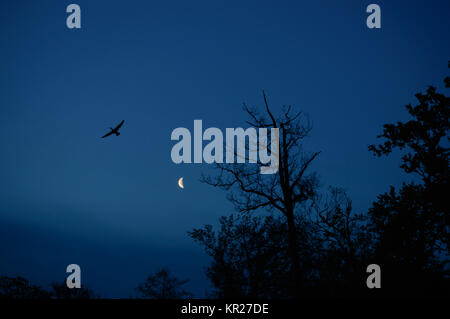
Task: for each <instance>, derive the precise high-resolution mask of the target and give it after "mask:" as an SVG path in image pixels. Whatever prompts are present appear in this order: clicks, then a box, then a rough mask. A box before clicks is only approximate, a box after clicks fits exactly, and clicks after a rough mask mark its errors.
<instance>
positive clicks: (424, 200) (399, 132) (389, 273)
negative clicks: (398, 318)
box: [369, 77, 450, 296]
mask: <svg viewBox="0 0 450 319" xmlns="http://www.w3.org/2000/svg"><path fill="white" fill-rule="evenodd" d="M444 82H445V84H446V85H445V86H446V88H449V87H450V79H449V78H448V77H447V78H446V79H445V80H444ZM416 98H417V100H418V102H419V103H418V105H416V106H411V105H407V106H406V109H407V110H408V113H409V114H410V115H411V116H412V119H411V120H409V121H407V122H406V123H402V122H398V123H397V124H386V125H384V129H383V133H382V134H381V135H380V136H379V137H381V138H383V139H385V141H384V143H382V144H380V145H378V146H375V145H371V146H369V150H370V151H372V152H373V153H374V154H375V155H377V156H383V155H388V154H390V153H391V152H392V151H393V150H395V149H399V150H403V151H405V153H406V154H404V155H403V157H402V163H401V168H402V169H403V170H404V171H405V172H406V173H408V174H414V175H416V176H418V177H419V180H420V181H419V182H416V183H414V182H411V183H404V184H403V185H402V187H401V188H400V190H399V191H397V190H396V189H395V188H394V187H391V188H390V191H389V192H387V193H385V194H382V195H380V196H378V200H377V201H376V202H375V203H374V204H373V206H372V208H371V209H370V210H369V216H370V219H371V229H370V230H371V231H372V232H373V234H374V235H375V242H374V245H375V255H374V260H377V261H378V262H379V263H381V264H383V265H384V266H385V267H382V268H383V271H384V273H385V274H386V275H385V276H384V278H385V280H384V282H385V283H386V287H387V289H388V290H390V292H391V293H392V294H398V293H399V292H400V293H402V294H403V295H405V296H407V295H411V294H414V295H432V294H443V293H446V294H449V292H450V289H449V287H450V285H449V278H450V276H449V275H450V273H449V269H448V266H449V257H450V252H449V247H450V245H449V244H450V223H449V221H450V217H449V209H448V202H447V198H445V196H444V194H448V190H449V185H448V182H449V177H450V166H449V147H448V146H449V144H448V143H449V141H450V137H449V128H450V122H449V115H450V98H449V97H448V96H445V95H443V94H440V93H438V92H437V91H436V88H435V87H433V86H430V87H429V88H428V89H427V90H426V93H425V94H422V93H418V94H416ZM446 267H447V268H446ZM385 270H386V271H385Z"/></svg>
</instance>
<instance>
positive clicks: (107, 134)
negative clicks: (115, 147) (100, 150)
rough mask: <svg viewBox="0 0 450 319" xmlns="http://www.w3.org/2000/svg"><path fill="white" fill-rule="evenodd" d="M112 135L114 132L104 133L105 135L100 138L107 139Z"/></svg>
mask: <svg viewBox="0 0 450 319" xmlns="http://www.w3.org/2000/svg"><path fill="white" fill-rule="evenodd" d="M112 133H114V131H111V132H109V133H106V134H105V135H103V136H102V138H105V137H108V136H110V135H111V134H112Z"/></svg>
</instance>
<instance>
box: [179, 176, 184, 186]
mask: <svg viewBox="0 0 450 319" xmlns="http://www.w3.org/2000/svg"><path fill="white" fill-rule="evenodd" d="M178 186H180V188H184V185H183V177H181V178H180V179H179V180H178Z"/></svg>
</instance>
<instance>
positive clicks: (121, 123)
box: [114, 120, 125, 131]
mask: <svg viewBox="0 0 450 319" xmlns="http://www.w3.org/2000/svg"><path fill="white" fill-rule="evenodd" d="M123 122H125V120H122V122H120V124H119V125H117V127H116V128H115V129H114V131H117V130H118V129H119V128H120V127H121V126H122V125H123Z"/></svg>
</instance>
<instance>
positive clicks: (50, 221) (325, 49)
mask: <svg viewBox="0 0 450 319" xmlns="http://www.w3.org/2000/svg"><path fill="white" fill-rule="evenodd" d="M72 2H75V3H77V4H79V5H80V7H81V10H82V28H81V29H80V30H75V29H73V30H70V29H68V28H67V27H66V24H65V22H66V17H67V13H66V12H65V9H66V6H67V5H68V4H70V3H72ZM72 2H71V1H61V0H54V1H47V0H45V1H44V0H42V1H23V0H20V1H2V2H1V5H0V23H1V24H0V70H1V72H0V147H1V156H0V242H1V243H2V248H1V253H0V274H1V275H8V276H18V275H20V276H23V277H25V278H27V279H29V280H30V281H32V282H33V283H37V284H41V285H47V284H49V283H50V282H52V281H60V282H62V281H63V280H64V278H65V276H66V273H65V270H66V266H67V265H68V264H70V263H76V264H79V265H80V266H81V269H82V283H83V285H86V286H88V287H90V288H92V289H93V290H95V291H96V292H98V293H99V294H100V295H102V296H104V297H128V296H133V295H134V292H133V289H134V287H136V286H137V284H138V283H140V282H141V281H143V280H144V279H145V278H146V276H147V275H148V274H149V273H150V272H152V271H154V270H155V269H156V268H158V267H162V266H168V267H169V268H170V269H171V270H172V272H173V273H174V274H175V275H177V276H179V277H181V278H190V279H191V281H190V283H189V284H188V285H187V287H186V288H187V289H189V290H191V291H192V292H194V293H195V296H196V297H202V296H204V293H205V290H206V289H208V282H207V280H206V277H205V275H204V269H205V268H206V266H207V265H208V258H207V256H206V255H205V254H204V253H203V251H202V249H201V247H199V246H198V245H197V244H195V243H194V242H193V241H192V240H191V239H190V238H189V237H188V236H187V234H186V232H187V231H190V230H192V229H193V228H194V227H200V226H202V225H203V224H216V223H217V219H218V217H219V216H221V215H227V214H230V213H232V212H233V207H232V205H231V204H230V203H229V202H228V201H227V199H226V194H225V193H224V192H223V191H221V190H219V189H215V188H212V187H210V186H207V185H205V184H202V183H200V182H199V178H200V175H201V173H206V174H208V173H212V172H213V171H211V167H210V166H208V165H207V164H190V165H188V164H180V165H176V164H174V163H172V161H171V158H170V150H171V148H172V146H173V145H174V142H172V141H171V140H170V134H171V132H172V130H173V129H175V128H177V127H187V128H189V129H190V130H193V123H194V119H202V120H203V126H204V128H206V127H212V126H214V127H219V128H222V129H223V130H224V129H225V128H226V127H239V126H241V127H246V126H247V125H246V124H245V120H247V118H246V116H245V114H244V113H243V112H242V103H243V102H246V103H248V104H249V105H255V106H262V105H263V100H262V95H261V90H263V89H264V90H265V91H266V93H267V95H268V98H269V102H270V103H271V105H272V107H273V108H274V109H275V110H279V109H280V107H281V106H282V105H283V104H291V105H292V106H293V107H295V109H297V110H302V111H303V112H305V113H307V114H309V117H310V119H311V121H312V123H313V126H314V129H313V131H312V135H311V138H309V139H308V141H307V145H306V146H305V147H306V148H307V149H308V150H310V151H319V150H320V151H322V153H321V155H320V158H319V159H318V160H317V161H316V162H315V164H314V166H313V169H314V170H316V171H317V173H318V174H319V175H320V177H321V184H322V186H323V188H326V186H327V185H336V186H341V187H343V188H345V189H346V190H347V191H348V193H349V195H350V196H351V198H352V200H353V203H354V207H355V209H356V210H357V211H360V212H364V211H366V210H367V208H368V207H369V206H370V204H371V202H372V201H373V200H375V198H376V196H377V195H378V194H380V193H382V192H384V191H386V190H388V186H389V185H391V184H392V185H399V184H401V182H402V181H404V180H406V178H407V177H406V176H405V175H404V174H402V173H401V171H400V169H399V168H398V166H399V156H398V154H397V155H396V156H392V157H390V158H388V159H377V158H375V157H373V156H372V155H371V154H370V153H369V152H368V151H367V146H368V145H369V144H372V143H375V142H376V136H377V135H378V134H380V132H381V128H382V125H383V124H384V123H390V122H396V121H400V120H404V119H406V112H405V111H404V105H405V104H408V103H413V102H414V93H416V92H419V91H424V90H425V89H426V87H427V86H428V85H437V86H438V88H441V87H442V85H441V83H442V79H443V78H444V77H445V75H446V72H447V61H448V58H449V56H450V42H449V41H448V34H449V31H450V19H449V14H448V13H449V10H450V3H449V2H448V1H444V0H442V1H433V2H432V5H430V4H431V3H430V1H380V0H377V1H372V2H375V3H378V4H379V5H380V6H381V9H382V28H381V29H380V30H375V29H372V30H371V29H368V28H367V27H366V25H365V21H366V17H367V15H368V14H367V13H366V12H365V8H366V7H367V5H368V4H369V3H372V2H370V1H356V0H355V1H335V0H330V1H220V2H219V1H159V2H157V1H144V0H143V1H99V0H96V1H86V0H84V1H82V0H77V1H72ZM121 120H125V124H124V126H123V127H122V129H121V132H122V134H121V135H120V136H119V137H115V136H113V137H110V138H108V139H101V138H100V137H101V136H102V135H103V134H105V133H106V132H107V131H108V128H109V127H111V126H113V125H116V124H118V123H119V122H120V121H121ZM181 176H183V177H184V181H185V189H184V190H181V189H180V188H178V186H177V180H178V178H180V177H181Z"/></svg>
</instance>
